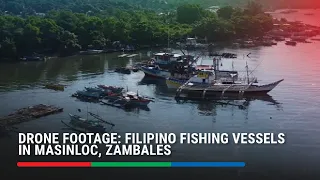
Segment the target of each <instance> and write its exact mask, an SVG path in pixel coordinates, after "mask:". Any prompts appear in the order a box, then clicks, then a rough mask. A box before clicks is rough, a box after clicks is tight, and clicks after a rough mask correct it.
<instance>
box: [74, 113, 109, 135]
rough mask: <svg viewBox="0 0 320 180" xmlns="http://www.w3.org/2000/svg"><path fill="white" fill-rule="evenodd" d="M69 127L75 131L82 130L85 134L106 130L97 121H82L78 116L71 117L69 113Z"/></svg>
mask: <svg viewBox="0 0 320 180" xmlns="http://www.w3.org/2000/svg"><path fill="white" fill-rule="evenodd" d="M69 117H70V119H71V120H70V123H69V124H70V125H71V126H72V128H75V129H82V130H83V131H86V132H97V133H103V132H106V128H105V127H104V126H103V125H102V124H101V123H100V122H98V121H93V120H88V119H84V118H82V117H80V116H78V115H73V114H70V113H69Z"/></svg>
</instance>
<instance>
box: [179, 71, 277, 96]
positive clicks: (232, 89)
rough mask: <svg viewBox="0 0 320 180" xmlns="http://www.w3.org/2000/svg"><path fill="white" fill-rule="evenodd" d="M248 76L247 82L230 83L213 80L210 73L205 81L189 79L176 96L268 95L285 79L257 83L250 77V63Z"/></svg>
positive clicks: (217, 79)
mask: <svg viewBox="0 0 320 180" xmlns="http://www.w3.org/2000/svg"><path fill="white" fill-rule="evenodd" d="M246 70H247V77H246V81H247V82H246V83H244V82H241V81H238V82H236V81H233V82H232V83H231V84H230V83H225V82H223V81H221V79H219V78H217V76H215V78H214V80H212V75H210V74H209V76H208V75H206V76H204V77H203V79H202V81H203V83H193V82H189V81H187V82H186V83H185V84H183V85H182V86H180V87H179V89H178V90H177V93H176V98H186V99H211V98H214V99H216V98H219V97H231V96H238V97H243V96H256V95H266V94H267V93H268V92H270V91H271V90H272V89H274V88H275V87H276V86H277V85H278V84H279V83H280V82H282V81H283V79H281V80H279V81H276V82H273V83H270V84H265V85H260V84H258V83H257V81H256V79H255V78H254V79H253V80H251V82H250V79H249V70H248V65H246Z"/></svg>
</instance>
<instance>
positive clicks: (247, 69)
mask: <svg viewBox="0 0 320 180" xmlns="http://www.w3.org/2000/svg"><path fill="white" fill-rule="evenodd" d="M246 71H247V82H248V84H250V82H249V68H248V62H247V61H246Z"/></svg>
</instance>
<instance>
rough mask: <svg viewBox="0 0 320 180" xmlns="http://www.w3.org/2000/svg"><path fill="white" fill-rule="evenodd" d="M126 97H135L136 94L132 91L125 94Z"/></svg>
mask: <svg viewBox="0 0 320 180" xmlns="http://www.w3.org/2000/svg"><path fill="white" fill-rule="evenodd" d="M125 94H126V95H129V96H136V95H137V93H135V92H133V91H128V92H126V93H125Z"/></svg>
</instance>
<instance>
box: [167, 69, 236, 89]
mask: <svg viewBox="0 0 320 180" xmlns="http://www.w3.org/2000/svg"><path fill="white" fill-rule="evenodd" d="M215 76H217V77H219V82H221V83H224V84H233V83H235V81H237V80H238V72H237V71H218V70H217V71H211V70H202V71H198V72H197V73H196V74H195V75H194V76H192V77H191V78H188V77H183V78H177V77H169V78H167V79H166V85H167V87H168V89H178V88H179V87H180V86H182V85H184V84H185V83H187V82H190V83H194V84H202V85H204V84H212V83H214V82H215V81H216V78H215Z"/></svg>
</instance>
